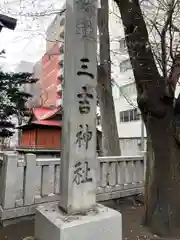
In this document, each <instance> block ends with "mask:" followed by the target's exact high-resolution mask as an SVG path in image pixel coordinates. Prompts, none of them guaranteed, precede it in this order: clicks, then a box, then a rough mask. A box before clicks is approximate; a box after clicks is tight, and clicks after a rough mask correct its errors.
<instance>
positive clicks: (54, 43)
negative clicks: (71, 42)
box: [41, 8, 65, 107]
mask: <svg viewBox="0 0 180 240" xmlns="http://www.w3.org/2000/svg"><path fill="white" fill-rule="evenodd" d="M62 12H63V8H62ZM64 28H65V14H64V13H61V14H57V15H56V17H55V19H54V20H53V22H52V23H51V24H50V26H49V27H48V29H47V32H46V53H45V55H44V56H43V57H42V76H41V102H42V105H43V106H48V107H55V106H61V105H62V83H63V67H64V61H63V59H64Z"/></svg>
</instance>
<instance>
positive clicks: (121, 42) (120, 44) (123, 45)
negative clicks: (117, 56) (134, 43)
mask: <svg viewBox="0 0 180 240" xmlns="http://www.w3.org/2000/svg"><path fill="white" fill-rule="evenodd" d="M119 47H120V51H124V50H126V40H125V38H121V39H120V41H119Z"/></svg>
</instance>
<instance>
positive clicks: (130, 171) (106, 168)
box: [0, 153, 145, 224]
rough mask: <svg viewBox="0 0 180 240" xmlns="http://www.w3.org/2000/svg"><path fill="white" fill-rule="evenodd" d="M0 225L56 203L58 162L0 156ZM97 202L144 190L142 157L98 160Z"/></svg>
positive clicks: (29, 156)
mask: <svg viewBox="0 0 180 240" xmlns="http://www.w3.org/2000/svg"><path fill="white" fill-rule="evenodd" d="M0 163H1V167H0V184H1V187H0V221H1V222H2V223H5V224H6V222H7V220H12V219H16V218H19V217H24V216H30V215H33V214H34V213H35V210H36V207H37V205H38V204H42V203H46V202H53V201H59V200H60V195H59V188H60V187H59V183H60V161H59V159H58V158H51V159H50V158H48V159H47V158H42V159H41V158H36V155H34V154H25V155H24V157H22V156H21V157H18V155H17V154H16V153H6V154H2V153H1V154H0ZM97 163H98V164H97V201H105V200H110V199H118V198H121V197H126V196H131V195H136V194H139V193H142V192H143V189H144V166H145V157H144V155H142V156H134V157H123V156H120V157H119V156H118V157H98V158H97Z"/></svg>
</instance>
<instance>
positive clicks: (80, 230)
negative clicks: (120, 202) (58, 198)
mask: <svg viewBox="0 0 180 240" xmlns="http://www.w3.org/2000/svg"><path fill="white" fill-rule="evenodd" d="M35 239H37V240H122V217H121V213H119V212H117V211H115V210H113V209H110V208H107V207H104V206H102V205H100V204H97V205H96V206H95V207H94V209H92V210H90V211H88V212H83V213H82V214H77V215H66V214H64V213H63V211H62V210H60V209H59V206H58V204H57V203H51V204H44V205H43V206H39V207H38V208H37V212H36V220H35Z"/></svg>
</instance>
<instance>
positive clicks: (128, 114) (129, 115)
mask: <svg viewBox="0 0 180 240" xmlns="http://www.w3.org/2000/svg"><path fill="white" fill-rule="evenodd" d="M137 120H140V115H139V113H138V109H137V108H136V109H130V110H126V111H122V112H120V122H131V121H137Z"/></svg>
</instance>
